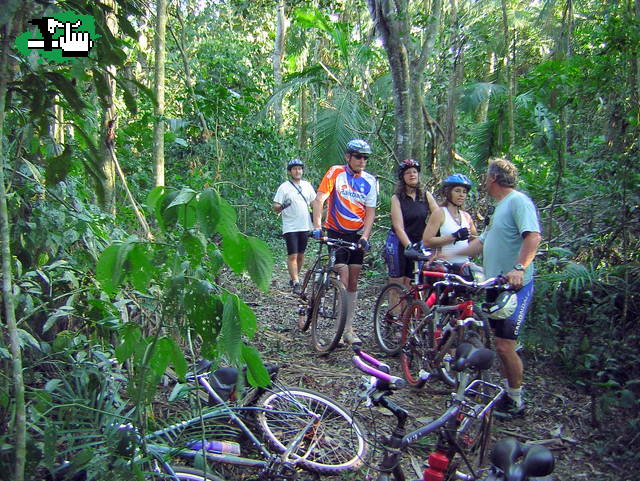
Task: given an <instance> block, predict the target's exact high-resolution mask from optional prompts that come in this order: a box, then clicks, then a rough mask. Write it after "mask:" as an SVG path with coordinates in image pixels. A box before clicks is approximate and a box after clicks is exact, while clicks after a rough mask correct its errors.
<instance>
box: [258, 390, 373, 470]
mask: <svg viewBox="0 0 640 481" xmlns="http://www.w3.org/2000/svg"><path fill="white" fill-rule="evenodd" d="M257 406H258V407H260V408H262V409H261V410H260V411H258V412H257V414H256V418H257V421H258V427H259V428H260V430H261V431H262V433H263V435H264V436H265V438H266V439H267V441H268V442H269V444H270V445H271V446H272V447H273V448H274V449H275V450H276V451H278V452H279V453H283V452H284V451H285V449H286V446H287V445H288V444H289V443H290V442H291V441H292V440H293V439H294V438H295V437H296V436H297V435H298V434H299V433H300V430H301V429H303V428H304V427H305V426H306V424H307V423H308V419H309V418H308V417H307V416H301V415H300V414H301V413H307V412H310V411H311V412H313V413H315V414H317V415H320V418H319V420H318V422H317V424H316V425H315V426H314V427H313V429H312V430H311V431H309V433H307V434H305V436H304V438H303V439H304V442H303V443H302V444H301V445H300V446H299V447H298V449H297V450H295V451H294V452H293V453H292V454H291V456H292V458H293V459H298V460H299V464H300V465H301V466H302V467H304V468H305V469H308V470H310V471H314V472H317V473H323V474H331V473H337V472H341V471H348V470H349V471H351V470H356V469H358V468H359V467H360V466H361V465H362V464H363V463H364V460H365V458H366V456H367V452H368V444H367V441H366V439H365V434H364V433H365V431H364V429H363V428H362V426H361V425H360V423H359V422H358V421H357V420H355V419H354V418H353V417H352V416H351V415H350V414H349V412H348V410H347V409H345V408H344V407H343V406H342V405H340V404H339V403H338V402H337V401H334V400H333V399H331V398H329V397H328V396H325V395H324V394H320V393H318V392H316V391H313V390H310V389H305V388H299V387H292V388H286V389H281V390H278V391H274V392H268V393H265V395H263V397H262V398H261V399H260V400H259V402H258V404H257Z"/></svg>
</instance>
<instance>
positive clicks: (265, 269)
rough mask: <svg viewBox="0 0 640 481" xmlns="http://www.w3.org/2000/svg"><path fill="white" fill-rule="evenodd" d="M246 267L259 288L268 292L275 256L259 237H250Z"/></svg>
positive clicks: (247, 244) (248, 239)
mask: <svg viewBox="0 0 640 481" xmlns="http://www.w3.org/2000/svg"><path fill="white" fill-rule="evenodd" d="M246 246H247V256H246V261H245V263H246V267H247V272H248V273H249V276H251V279H252V280H253V282H255V283H256V285H257V286H258V288H259V289H260V290H261V291H263V292H267V291H268V290H269V284H270V283H271V274H272V273H273V256H272V254H271V250H270V249H269V247H268V246H267V244H266V242H264V241H263V240H261V239H258V238H257V237H248V238H247V242H246Z"/></svg>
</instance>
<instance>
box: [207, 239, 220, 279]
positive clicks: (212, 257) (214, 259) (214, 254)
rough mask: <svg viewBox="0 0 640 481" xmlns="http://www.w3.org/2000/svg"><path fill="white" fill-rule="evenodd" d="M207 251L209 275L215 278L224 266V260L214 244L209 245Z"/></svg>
mask: <svg viewBox="0 0 640 481" xmlns="http://www.w3.org/2000/svg"><path fill="white" fill-rule="evenodd" d="M207 251H208V252H209V257H208V258H209V275H210V276H212V277H215V276H216V275H217V274H218V272H219V271H220V268H221V267H222V266H223V265H224V259H223V258H222V253H221V252H220V249H218V246H217V245H215V244H209V246H208V249H207Z"/></svg>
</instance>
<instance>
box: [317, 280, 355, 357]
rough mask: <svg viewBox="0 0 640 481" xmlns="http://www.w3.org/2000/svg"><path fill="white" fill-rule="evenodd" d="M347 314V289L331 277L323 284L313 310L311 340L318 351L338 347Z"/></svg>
mask: <svg viewBox="0 0 640 481" xmlns="http://www.w3.org/2000/svg"><path fill="white" fill-rule="evenodd" d="M346 316H347V291H346V289H345V288H344V286H343V285H342V282H340V281H339V280H338V279H335V278H333V277H330V278H329V279H328V281H327V282H326V283H325V284H323V285H321V286H320V287H319V289H318V293H317V294H316V297H315V300H314V301H313V309H312V310H311V342H312V344H313V348H314V349H315V350H316V351H318V352H329V351H332V350H333V349H335V348H336V346H337V345H338V342H340V337H341V336H342V331H343V330H344V323H345V321H346Z"/></svg>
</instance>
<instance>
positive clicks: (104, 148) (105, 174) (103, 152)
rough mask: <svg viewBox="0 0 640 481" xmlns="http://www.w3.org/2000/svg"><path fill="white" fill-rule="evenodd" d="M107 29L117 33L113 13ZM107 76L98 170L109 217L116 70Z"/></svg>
mask: <svg viewBox="0 0 640 481" xmlns="http://www.w3.org/2000/svg"><path fill="white" fill-rule="evenodd" d="M104 3H105V4H107V5H108V6H110V7H111V8H116V5H115V3H114V2H113V0H110V1H105V2H104ZM106 20H107V22H106V23H107V28H108V29H109V30H110V31H111V33H112V34H113V35H114V36H115V35H116V32H117V25H118V24H117V21H116V17H115V15H114V14H113V13H109V14H107V16H106ZM106 70H107V72H109V73H108V74H107V75H105V81H106V83H107V85H108V92H107V93H106V98H105V102H106V105H107V107H106V108H105V109H104V111H103V112H102V120H101V128H100V159H99V162H100V164H99V166H98V168H99V169H100V171H101V172H102V179H101V180H100V181H99V182H100V191H101V198H100V199H99V200H100V203H101V207H102V208H103V209H104V210H105V211H106V212H109V213H110V214H111V215H113V216H115V214H116V167H115V165H114V163H113V158H112V156H111V151H112V149H113V148H114V147H115V133H116V121H117V119H116V107H115V104H114V98H115V94H116V81H115V74H116V68H115V66H113V65H109V66H107V67H106Z"/></svg>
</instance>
